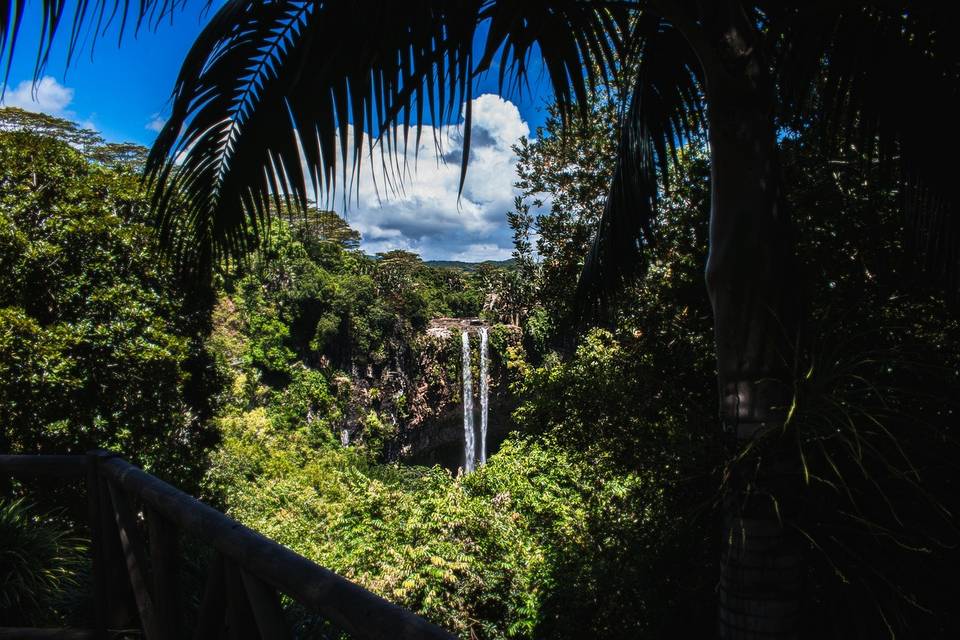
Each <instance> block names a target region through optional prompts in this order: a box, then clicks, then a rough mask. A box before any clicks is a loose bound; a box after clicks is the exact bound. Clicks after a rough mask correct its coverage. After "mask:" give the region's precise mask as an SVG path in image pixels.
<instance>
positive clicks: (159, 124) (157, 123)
mask: <svg viewBox="0 0 960 640" xmlns="http://www.w3.org/2000/svg"><path fill="white" fill-rule="evenodd" d="M165 124H167V119H166V118H164V117H162V116H161V115H160V114H159V113H155V114H153V115H152V116H150V120H149V121H148V122H147V124H146V125H145V128H146V129H148V130H150V131H155V132H156V133H160V132H161V131H162V130H163V125H165Z"/></svg>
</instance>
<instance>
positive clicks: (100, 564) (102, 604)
mask: <svg viewBox="0 0 960 640" xmlns="http://www.w3.org/2000/svg"><path fill="white" fill-rule="evenodd" d="M99 459H100V456H99V455H98V454H96V453H90V454H87V456H86V466H87V512H88V519H89V521H90V556H91V560H92V562H91V566H90V574H91V578H92V581H93V594H92V596H93V624H94V632H95V636H96V638H97V639H98V640H107V597H108V595H107V577H106V561H105V559H106V554H105V553H104V549H103V544H102V540H103V533H102V527H101V518H102V514H101V505H100V474H99V471H98V470H97V461H98V460H99Z"/></svg>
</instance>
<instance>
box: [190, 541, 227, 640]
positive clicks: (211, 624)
mask: <svg viewBox="0 0 960 640" xmlns="http://www.w3.org/2000/svg"><path fill="white" fill-rule="evenodd" d="M226 611H227V595H226V593H224V575H223V557H222V556H221V555H220V554H219V553H217V554H215V555H214V557H213V558H211V559H210V564H209V565H208V566H207V582H206V584H205V585H204V588H203V599H202V600H201V601H200V610H199V611H198V612H197V627H196V629H194V632H193V637H194V640H207V639H208V638H219V637H221V632H222V631H223V627H224V620H225V617H226Z"/></svg>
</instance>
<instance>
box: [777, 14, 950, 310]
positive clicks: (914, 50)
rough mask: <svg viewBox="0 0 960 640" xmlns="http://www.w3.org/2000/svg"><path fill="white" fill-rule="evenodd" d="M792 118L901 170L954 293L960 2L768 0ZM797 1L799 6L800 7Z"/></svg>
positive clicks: (915, 233) (934, 270)
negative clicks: (794, 0) (954, 166)
mask: <svg viewBox="0 0 960 640" xmlns="http://www.w3.org/2000/svg"><path fill="white" fill-rule="evenodd" d="M765 4H769V5H770V6H769V7H767V8H766V13H767V17H768V18H769V24H770V28H771V33H770V36H771V37H770V38H769V39H770V40H771V41H772V42H773V43H775V46H778V47H779V48H780V51H779V55H778V56H777V72H778V78H779V84H780V86H781V89H782V92H783V94H782V95H783V103H782V104H783V106H784V113H783V115H784V116H785V117H784V121H785V122H786V123H788V124H792V125H793V126H815V127H819V128H820V129H821V134H822V139H823V140H824V143H825V146H826V147H827V149H828V150H834V149H840V148H843V147H850V146H853V147H856V148H857V149H859V150H861V151H863V152H864V153H865V157H866V161H867V162H876V163H879V164H880V165H881V167H883V168H885V169H887V170H889V171H890V172H896V173H897V174H898V175H899V176H900V177H901V179H902V184H903V187H904V188H903V193H902V195H903V202H904V205H905V210H906V212H907V214H908V215H907V226H908V229H909V230H910V231H911V232H912V233H911V235H910V237H908V238H907V241H908V242H911V243H912V245H913V247H914V249H915V251H916V253H917V255H918V257H920V258H921V259H922V261H923V262H924V263H925V265H926V266H927V267H928V269H929V272H930V273H931V274H932V275H934V276H935V277H937V278H938V279H939V280H940V281H941V282H942V283H943V284H944V285H945V286H946V288H947V290H948V294H949V295H950V296H951V297H954V298H956V297H957V296H958V294H960V220H958V217H957V215H956V212H957V208H958V206H960V197H958V196H957V190H956V188H955V177H954V175H953V173H954V172H953V170H952V164H953V162H952V159H951V156H952V155H953V154H954V153H955V151H954V150H955V149H956V148H957V144H958V143H960V127H958V126H957V124H956V122H957V121H956V114H957V113H958V112H960V38H958V37H957V36H958V35H960V33H958V32H957V27H956V25H958V24H960V6H958V5H957V4H956V3H952V2H936V1H934V0H925V1H924V0H922V1H914V2H906V1H899V2H898V1H894V0H890V1H884V0H877V1H875V2H872V3H862V2H852V1H848V2H815V3H812V4H811V3H772V2H771V3H765ZM793 5H796V6H793Z"/></svg>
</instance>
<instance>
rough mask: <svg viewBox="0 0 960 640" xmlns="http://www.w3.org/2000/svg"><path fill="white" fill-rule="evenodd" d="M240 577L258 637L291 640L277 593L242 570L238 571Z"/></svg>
mask: <svg viewBox="0 0 960 640" xmlns="http://www.w3.org/2000/svg"><path fill="white" fill-rule="evenodd" d="M240 577H241V578H242V579H243V585H244V587H245V588H246V590H247V596H248V597H249V598H250V607H251V608H252V609H253V617H254V618H256V620H257V627H258V628H259V629H260V637H261V638H270V640H274V639H276V640H289V639H290V638H292V635H293V634H291V633H290V628H289V627H288V626H287V620H286V618H284V615H283V608H282V607H281V606H280V598H279V596H278V595H277V592H276V591H275V590H274V589H273V588H271V587H270V586H269V585H267V584H266V583H264V582H263V580H261V579H260V578H258V577H256V576H254V575H252V574H250V573H249V572H247V571H244V570H243V569H241V570H240Z"/></svg>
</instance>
